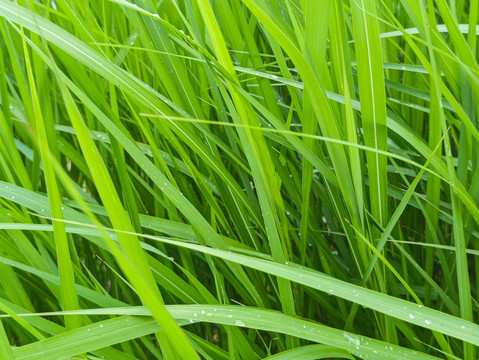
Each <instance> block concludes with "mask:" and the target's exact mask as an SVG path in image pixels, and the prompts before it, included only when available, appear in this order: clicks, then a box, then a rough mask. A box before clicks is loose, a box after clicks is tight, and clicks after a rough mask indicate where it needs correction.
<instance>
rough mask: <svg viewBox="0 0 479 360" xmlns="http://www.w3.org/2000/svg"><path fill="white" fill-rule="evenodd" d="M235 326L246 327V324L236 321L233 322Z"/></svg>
mask: <svg viewBox="0 0 479 360" xmlns="http://www.w3.org/2000/svg"><path fill="white" fill-rule="evenodd" d="M235 325H237V326H246V324H245V323H244V321H242V320H236V321H235Z"/></svg>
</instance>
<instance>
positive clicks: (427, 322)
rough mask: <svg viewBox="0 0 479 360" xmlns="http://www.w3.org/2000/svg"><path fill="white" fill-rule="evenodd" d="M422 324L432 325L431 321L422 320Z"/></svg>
mask: <svg viewBox="0 0 479 360" xmlns="http://www.w3.org/2000/svg"><path fill="white" fill-rule="evenodd" d="M424 322H425V323H426V325H431V324H432V321H431V320H429V319H426V320H424Z"/></svg>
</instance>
